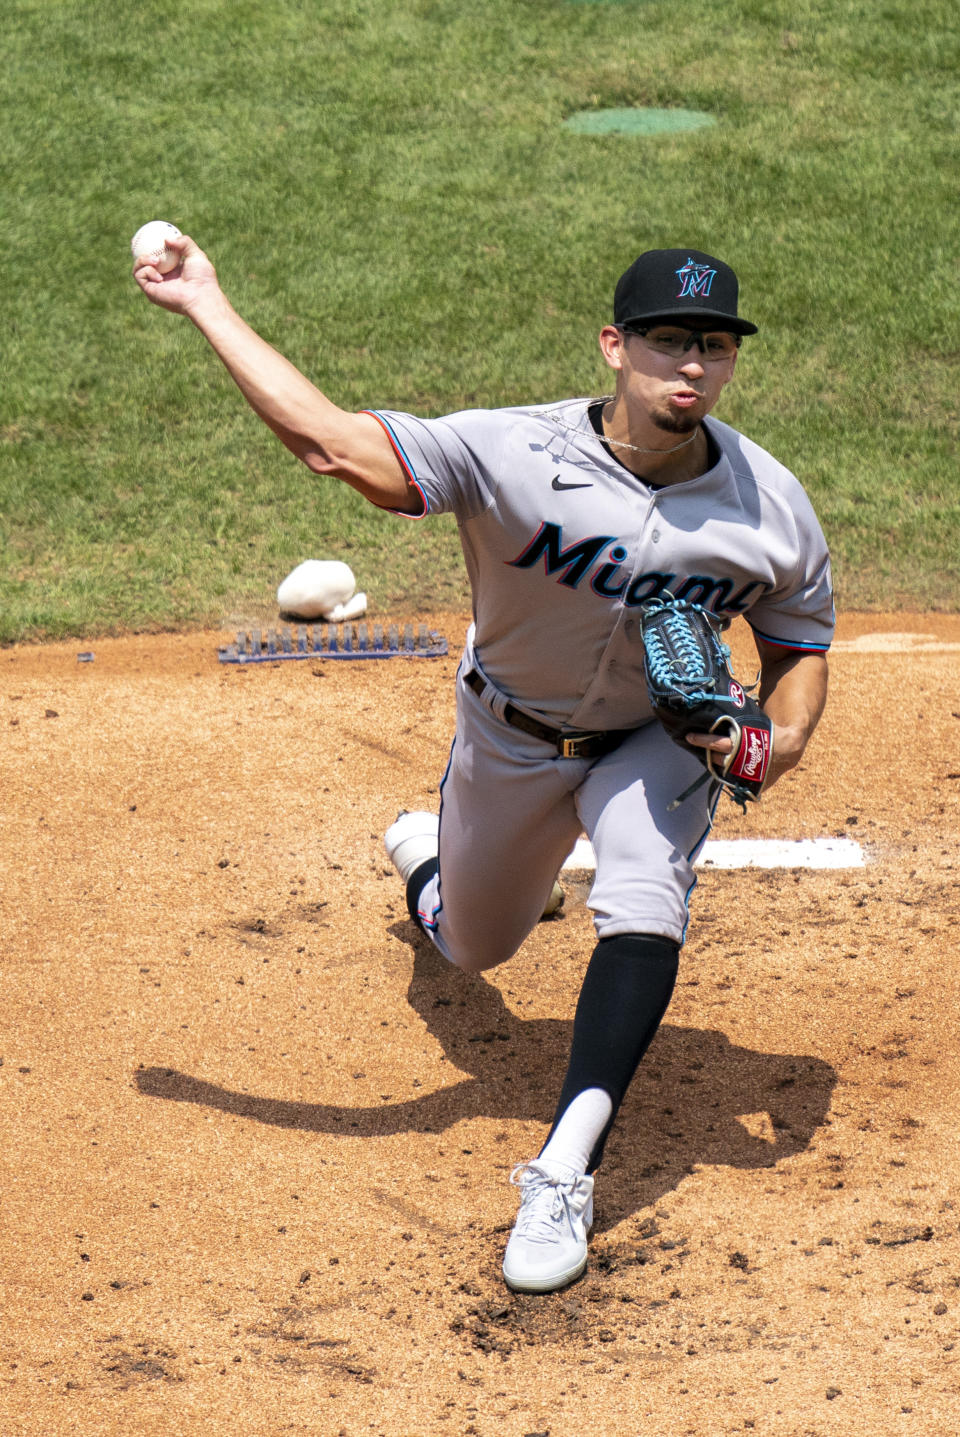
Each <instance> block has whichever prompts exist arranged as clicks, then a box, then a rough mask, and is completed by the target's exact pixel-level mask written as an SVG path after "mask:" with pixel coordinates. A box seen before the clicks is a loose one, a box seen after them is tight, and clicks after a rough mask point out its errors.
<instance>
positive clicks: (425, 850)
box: [383, 809, 440, 883]
mask: <svg viewBox="0 0 960 1437" xmlns="http://www.w3.org/2000/svg"><path fill="white" fill-rule="evenodd" d="M439 834H440V819H439V818H438V816H437V815H436V814H435V813H423V812H416V813H406V812H404V811H403V810H402V809H401V811H400V813H398V814H397V818H396V822H394V823H392V824H391V825H390V827H389V828H388V829H387V831H386V833H385V834H384V836H383V846H384V848H385V849H386V850H387V857H388V858H389V859H390V862H391V863H392V864H393V866H394V868H395V869H396V870H397V872H398V873H399V875H400V877H401V878H402V879H403V881H404V883H406V881H407V879H408V878H409V877H410V875H411V873H413V872H414V871H415V870H416V869H417V868H419V867H420V865H421V863H426V861H427V859H428V858H436V856H437V852H438V850H439V847H440V839H439Z"/></svg>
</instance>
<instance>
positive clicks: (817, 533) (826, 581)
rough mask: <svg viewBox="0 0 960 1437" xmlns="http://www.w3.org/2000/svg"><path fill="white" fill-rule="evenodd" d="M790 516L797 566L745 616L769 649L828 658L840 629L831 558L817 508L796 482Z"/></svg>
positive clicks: (791, 498)
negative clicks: (837, 624)
mask: <svg viewBox="0 0 960 1437" xmlns="http://www.w3.org/2000/svg"><path fill="white" fill-rule="evenodd" d="M790 512H791V517H792V521H793V524H794V527H795V530H796V553H797V556H798V557H797V563H796V566H795V568H794V570H793V572H792V573H790V574H785V575H784V576H783V578H782V581H781V583H780V584H779V585H778V586H777V587H775V588H773V589H772V590H770V591H769V592H767V593H766V594H764V595H762V596H761V598H759V599H758V600H757V602H756V603H755V604H753V605H752V606H751V608H750V609H749V611H748V612H747V614H746V616H745V617H746V619H747V622H748V623H749V624H750V626H751V628H752V629H753V631H754V633H755V634H756V635H757V637H758V638H761V639H764V640H766V642H767V643H768V644H776V645H777V646H779V647H780V648H784V649H795V650H800V651H805V652H809V653H825V652H826V651H827V649H829V647H830V645H831V643H832V642H833V631H834V628H835V626H836V614H835V611H834V604H833V580H832V576H831V570H830V554H829V550H828V548H827V541H826V539H825V538H824V536H823V530H822V529H821V528H820V523H819V521H818V519H817V516H816V514H815V513H814V511H813V505H812V504H811V503H810V500H809V499H808V498H807V495H806V493H805V492H804V490H803V489H802V487H801V486H800V484H799V483H798V482H796V481H795V488H794V489H793V492H792V494H791V496H790Z"/></svg>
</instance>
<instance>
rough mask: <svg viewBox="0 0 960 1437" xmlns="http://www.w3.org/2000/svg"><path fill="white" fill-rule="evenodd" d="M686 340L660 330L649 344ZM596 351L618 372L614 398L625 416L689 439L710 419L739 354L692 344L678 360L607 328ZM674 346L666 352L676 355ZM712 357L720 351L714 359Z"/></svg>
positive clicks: (672, 331) (678, 332)
mask: <svg viewBox="0 0 960 1437" xmlns="http://www.w3.org/2000/svg"><path fill="white" fill-rule="evenodd" d="M678 337H679V338H680V339H683V338H684V337H685V335H684V331H682V330H681V329H679V328H674V327H673V326H666V325H663V326H658V327H657V330H656V331H652V332H651V335H650V336H648V338H652V339H654V340H655V341H657V340H661V339H663V340H666V341H668V342H669V341H672V340H675V339H677V338H678ZM600 347H601V349H602V351H603V354H604V358H605V359H606V361H607V363H608V364H609V365H610V366H611V368H612V369H615V370H617V371H618V375H617V393H618V395H622V396H623V398H624V400H625V401H626V404H627V407H628V409H629V410H632V411H633V412H635V413H636V414H637V416H638V417H640V418H646V419H648V420H649V421H650V422H651V423H652V424H653V425H654V426H655V427H656V428H658V429H664V430H667V431H668V432H670V433H672V434H688V433H690V431H691V430H693V429H695V428H696V427H697V425H698V424H699V423H700V421H701V419H703V417H704V415H706V414H709V413H710V411H711V409H712V408H713V406H714V405H715V404H716V402H717V400H718V399H719V398H720V393H721V391H722V390H723V387H724V385H726V384H729V382H730V380H731V379H732V378H733V371H734V368H735V367H736V363H737V351H736V349H733V350H732V351H731V352H730V353H728V354H723V353H722V348H723V346H722V345H719V344H715V345H710V344H709V343H705V345H704V349H705V350H706V352H704V351H703V350H701V348H700V347H699V345H698V344H696V343H692V344H690V346H689V347H688V348H687V349H686V350H685V351H684V352H683V353H681V354H670V353H667V352H665V351H664V349H662V348H658V347H656V344H655V343H648V342H647V338H644V336H642V335H639V334H631V333H630V332H629V331H624V330H620V329H616V328H614V326H612V325H608V326H607V327H606V328H605V329H604V330H603V331H602V333H601V335H600ZM677 347H678V345H677V344H676V343H670V348H673V349H676V348H677ZM712 351H719V357H714V353H713V352H712Z"/></svg>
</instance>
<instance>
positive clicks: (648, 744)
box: [504, 725, 711, 1292]
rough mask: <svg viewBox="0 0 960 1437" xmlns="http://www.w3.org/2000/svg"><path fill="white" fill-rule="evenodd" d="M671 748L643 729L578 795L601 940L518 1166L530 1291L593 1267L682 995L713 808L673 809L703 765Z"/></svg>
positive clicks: (518, 1260)
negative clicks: (621, 1144)
mask: <svg viewBox="0 0 960 1437" xmlns="http://www.w3.org/2000/svg"><path fill="white" fill-rule="evenodd" d="M664 743H665V744H666V745H667V746H666V748H664V747H663V744H664ZM672 748H676V745H672V744H671V742H670V740H668V739H666V736H665V735H664V734H663V732H662V730H661V729H660V726H659V725H652V726H648V727H647V728H645V729H642V730H638V732H637V733H636V734H634V735H632V736H631V738H630V739H629V740H628V741H627V743H626V744H624V745H623V746H622V748H621V749H620V750H618V751H617V752H616V753H614V754H611V755H608V756H607V757H606V758H604V759H602V760H600V761H599V762H598V763H597V764H596V765H594V766H593V768H592V769H591V771H590V774H589V775H588V777H587V779H586V780H585V781H584V784H583V785H582V786H581V789H580V791H579V793H578V800H579V807H580V812H581V816H582V818H583V821H584V826H585V827H586V829H587V832H588V833H589V834H590V836H591V838H592V840H593V843H594V847H595V850H596V854H597V880H596V882H595V884H594V888H593V891H592V893H591V895H590V904H591V907H593V909H594V914H595V923H596V926H597V930H598V935H599V942H598V943H597V947H596V949H595V950H594V953H593V956H592V958H591V960H590V964H589V966H588V968H587V973H586V976H585V978H584V982H583V986H582V989H581V992H580V998H579V1001H578V1004H577V1011H576V1016H575V1019H574V1030H573V1043H572V1047H571V1053H570V1061H569V1065H568V1069H567V1074H566V1077H565V1079H564V1083H563V1087H562V1089H561V1093H560V1098H559V1101H558V1103H557V1109H556V1113H555V1116H554V1120H553V1125H552V1127H551V1130H550V1134H549V1136H548V1138H547V1142H546V1144H545V1145H544V1147H543V1148H542V1150H541V1152H540V1155H539V1157H538V1158H537V1159H535V1160H534V1161H533V1162H532V1163H527V1164H525V1165H523V1167H522V1168H521V1169H519V1170H518V1181H519V1185H520V1186H521V1190H522V1192H523V1201H522V1205H521V1210H520V1215H519V1217H518V1220H517V1226H516V1228H515V1229H514V1232H513V1235H512V1236H511V1238H510V1241H509V1243H508V1245H507V1252H506V1255H505V1257H504V1277H505V1278H506V1281H507V1283H508V1284H509V1285H510V1286H511V1287H514V1288H518V1289H521V1290H526V1291H534V1292H542V1291H549V1290H551V1289H553V1288H556V1287H562V1286H564V1285H565V1284H566V1283H567V1282H570V1281H573V1280H574V1279H575V1278H576V1277H578V1276H579V1275H580V1273H582V1271H583V1269H584V1267H585V1266H586V1261H587V1235H588V1232H589V1226H590V1221H591V1219H592V1210H593V1177H592V1174H593V1173H594V1171H595V1169H596V1168H597V1166H598V1165H599V1163H600V1159H601V1157H602V1154H603V1147H604V1143H605V1141H606V1137H607V1134H608V1133H609V1131H610V1128H611V1126H612V1124H613V1121H614V1118H615V1117H616V1114H617V1110H618V1108H619V1106H620V1103H621V1102H622V1100H623V1097H624V1095H625V1093H626V1091H627V1088H628V1086H629V1084H630V1081H631V1079H632V1078H633V1075H634V1073H635V1072H636V1069H637V1067H638V1066H639V1064H640V1061H641V1059H642V1057H643V1055H644V1053H645V1052H646V1050H647V1048H648V1046H649V1044H650V1042H651V1041H652V1039H653V1037H654V1034H655V1033H656V1031H657V1028H658V1027H659V1025H660V1022H661V1021H662V1019H663V1016H664V1013H665V1012H666V1009H667V1006H668V1004H669V1002H670V997H671V995H672V992H673V987H674V983H675V981H676V975H677V967H678V958H679V951H680V945H681V943H682V940H683V934H684V931H685V928H686V920H687V901H688V898H689V894H690V890H691V888H692V886H693V882H694V876H693V861H694V858H695V856H696V853H697V852H698V851H699V849H700V846H701V845H702V843H703V841H704V839H705V838H706V835H707V833H708V832H709V828H710V820H711V811H710V798H709V795H708V793H707V792H706V791H703V790H702V791H700V792H699V794H698V795H693V796H691V799H689V800H687V804H688V805H689V806H688V807H686V808H684V806H683V805H681V808H680V809H678V810H674V812H673V813H672V814H671V813H670V811H669V807H668V805H669V803H670V802H671V801H672V799H673V798H674V797H675V796H676V794H677V793H679V792H680V791H682V789H683V788H684V787H686V785H687V784H688V783H689V782H690V780H691V776H695V774H696V772H697V770H698V769H699V764H698V761H697V760H696V758H695V757H693V756H690V760H689V761H688V759H687V756H686V755H685V754H684V753H683V751H682V750H680V749H677V752H676V756H675V755H674V754H673V753H672V752H671V749H672ZM677 760H679V762H678V761H677ZM691 768H692V770H693V774H692V775H691Z"/></svg>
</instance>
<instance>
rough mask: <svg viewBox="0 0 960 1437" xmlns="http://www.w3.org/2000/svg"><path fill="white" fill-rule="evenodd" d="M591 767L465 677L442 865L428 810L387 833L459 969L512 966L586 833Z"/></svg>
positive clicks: (442, 821) (420, 916)
mask: <svg viewBox="0 0 960 1437" xmlns="http://www.w3.org/2000/svg"><path fill="white" fill-rule="evenodd" d="M586 768H587V764H586V763H585V762H581V761H578V760H571V759H566V760H564V759H559V758H558V756H557V754H556V752H555V750H554V749H553V748H552V747H551V746H550V745H549V744H547V743H544V742H543V741H542V740H540V739H535V738H531V737H530V736H529V735H527V734H524V733H520V732H519V731H518V730H516V729H513V728H511V727H510V726H509V725H507V724H505V723H504V721H503V720H502V719H500V718H498V717H497V716H496V715H495V714H494V713H492V712H491V710H490V709H489V708H488V707H487V706H486V705H485V704H484V703H483V702H482V700H481V699H480V698H479V697H478V695H476V694H475V693H474V692H473V691H472V690H471V689H468V688H466V687H465V686H464V685H463V683H462V682H461V683H459V684H458V694H457V735H456V739H455V740H454V744H453V748H452V750H451V754H450V762H449V765H448V767H447V772H446V774H445V776H444V779H443V782H442V784H441V786H440V794H441V805H440V815H439V826H438V827H439V831H438V835H437V840H436V842H437V845H438V847H437V850H436V851H437V854H438V866H437V869H436V870H434V869H433V868H432V867H431V866H430V854H429V848H430V844H431V841H432V840H431V836H430V829H429V823H430V818H429V815H416V816H415V815H413V814H409V815H403V816H401V818H400V819H398V822H397V824H395V825H394V826H393V828H392V829H391V830H390V834H389V835H388V838H387V850H388V853H390V856H391V857H392V858H393V859H394V862H395V863H396V865H397V867H398V869H399V870H400V872H401V876H403V877H404V879H405V881H406V882H407V883H408V890H407V892H408V901H409V902H410V903H411V909H412V911H413V912H415V914H416V918H417V921H418V922H419V923H420V925H421V927H422V928H423V930H424V932H425V933H427V934H429V936H430V937H431V938H432V939H433V942H434V943H435V944H436V946H437V947H438V948H439V950H440V952H441V953H443V954H444V956H445V957H446V958H448V959H449V960H450V961H451V962H452V963H455V964H456V965H457V966H458V967H461V968H464V969H468V970H471V971H479V970H481V969H484V968H492V967H494V966H495V965H496V964H498V963H503V962H504V961H505V960H506V959H508V958H510V957H512V956H513V954H514V953H515V952H516V951H517V949H518V948H519V947H520V945H521V943H522V942H523V940H524V939H525V938H526V937H527V935H528V934H529V933H530V932H531V930H532V929H533V928H534V927H535V925H536V924H537V922H538V921H539V919H540V917H541V915H542V913H543V911H544V906H545V904H546V902H547V900H548V898H549V896H550V892H551V889H552V887H553V884H554V881H555V879H556V876H557V872H558V870H559V868H560V865H561V864H562V863H563V860H564V859H565V858H566V857H567V854H568V853H569V852H570V850H571V848H572V847H573V845H574V843H575V842H576V839H577V837H578V835H579V833H580V819H579V817H578V815H577V811H576V804H575V801H574V798H573V790H574V789H575V788H576V786H577V784H578V783H579V782H580V781H581V779H582V777H583V774H584V772H585V771H586ZM400 840H404V843H405V846H402V845H401V842H400ZM418 843H422V845H423V856H421V852H420V850H418ZM414 857H416V858H417V859H418V862H417V863H416V864H415V863H414V862H413V859H414ZM404 860H406V861H407V863H409V866H406V863H405V862H404ZM405 866H406V872H404V867H405ZM418 888H419V892H418V891H417V890H418Z"/></svg>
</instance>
